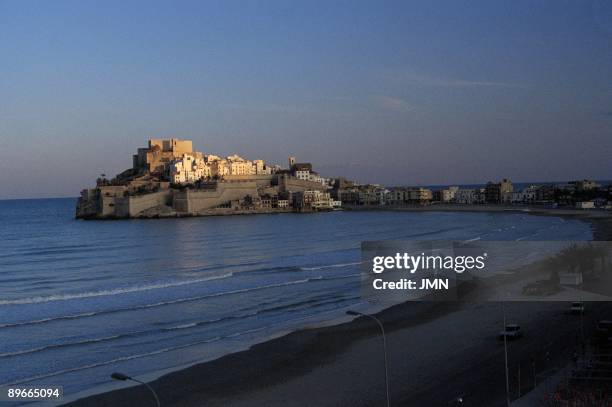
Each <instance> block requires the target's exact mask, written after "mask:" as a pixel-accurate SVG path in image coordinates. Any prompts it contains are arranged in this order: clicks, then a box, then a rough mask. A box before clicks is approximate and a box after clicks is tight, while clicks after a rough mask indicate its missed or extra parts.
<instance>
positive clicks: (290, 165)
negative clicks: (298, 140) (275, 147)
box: [289, 157, 295, 168]
mask: <svg viewBox="0 0 612 407" xmlns="http://www.w3.org/2000/svg"><path fill="white" fill-rule="evenodd" d="M294 165H295V157H289V168H291V167H293V166H294Z"/></svg>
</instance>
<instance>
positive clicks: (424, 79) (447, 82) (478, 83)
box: [389, 72, 527, 88]
mask: <svg viewBox="0 0 612 407" xmlns="http://www.w3.org/2000/svg"><path fill="white" fill-rule="evenodd" d="M389 76H392V77H393V78H394V79H396V80H399V81H401V82H403V83H408V84H412V85H422V86H437V87H455V88H461V87H465V88H467V87H499V88H526V87H527V86H525V85H523V84H520V83H512V82H497V81H489V80H467V79H457V78H447V77H437V76H432V75H428V74H422V73H415V72H400V73H395V74H389Z"/></svg>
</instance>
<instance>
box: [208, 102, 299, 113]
mask: <svg viewBox="0 0 612 407" xmlns="http://www.w3.org/2000/svg"><path fill="white" fill-rule="evenodd" d="M220 107H222V108H226V109H232V110H245V111H252V112H262V113H298V114H301V113H308V112H309V110H308V109H305V108H302V107H296V106H286V105H275V104H254V105H240V104H233V103H230V104H223V105H220Z"/></svg>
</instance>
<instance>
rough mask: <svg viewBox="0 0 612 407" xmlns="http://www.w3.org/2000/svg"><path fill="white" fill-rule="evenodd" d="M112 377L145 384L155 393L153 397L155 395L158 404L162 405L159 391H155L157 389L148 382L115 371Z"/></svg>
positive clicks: (158, 406)
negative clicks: (158, 395)
mask: <svg viewBox="0 0 612 407" xmlns="http://www.w3.org/2000/svg"><path fill="white" fill-rule="evenodd" d="M111 378H112V379H115V380H120V381H122V382H124V381H126V380H130V381H132V382H136V383H139V384H142V385H144V386H145V387H146V388H147V389H149V391H150V392H151V394H153V397H155V403H156V404H157V407H161V404H160V403H159V398H158V397H157V393H155V390H153V388H152V387H151V386H149V384H148V383H146V382H142V381H140V380H138V379H134V378H133V377H130V376H128V375H126V374H123V373H119V372H115V373H113V374H111Z"/></svg>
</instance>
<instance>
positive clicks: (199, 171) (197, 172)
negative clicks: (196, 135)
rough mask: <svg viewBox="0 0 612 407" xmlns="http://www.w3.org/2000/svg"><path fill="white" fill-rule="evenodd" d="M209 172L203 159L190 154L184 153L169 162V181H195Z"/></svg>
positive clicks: (207, 175)
mask: <svg viewBox="0 0 612 407" xmlns="http://www.w3.org/2000/svg"><path fill="white" fill-rule="evenodd" d="M210 174H211V173H210V167H209V166H208V165H206V163H205V162H204V160H203V159H202V158H199V157H194V156H193V155H191V154H184V155H183V157H182V158H180V159H178V160H174V161H172V163H171V164H170V181H171V182H173V183H175V184H185V183H191V182H196V181H198V180H200V179H202V178H206V177H209V176H210Z"/></svg>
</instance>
